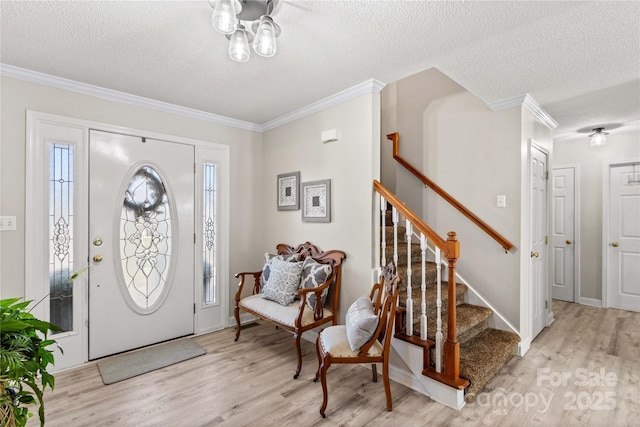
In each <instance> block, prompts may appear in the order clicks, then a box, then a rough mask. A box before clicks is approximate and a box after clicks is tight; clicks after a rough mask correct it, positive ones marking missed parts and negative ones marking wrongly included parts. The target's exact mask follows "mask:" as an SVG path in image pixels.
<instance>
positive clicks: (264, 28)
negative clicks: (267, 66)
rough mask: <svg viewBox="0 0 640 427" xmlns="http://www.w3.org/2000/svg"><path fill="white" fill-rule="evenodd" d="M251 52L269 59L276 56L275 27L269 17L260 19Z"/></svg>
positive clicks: (264, 16)
mask: <svg viewBox="0 0 640 427" xmlns="http://www.w3.org/2000/svg"><path fill="white" fill-rule="evenodd" d="M253 50H255V51H256V53H257V54H258V55H260V56H264V57H267V58H268V57H271V56H273V55H275V54H276V52H277V50H278V47H277V46H276V25H275V24H274V23H273V19H271V17H270V16H267V15H263V16H261V17H260V23H259V24H258V29H257V30H256V38H255V40H254V41H253Z"/></svg>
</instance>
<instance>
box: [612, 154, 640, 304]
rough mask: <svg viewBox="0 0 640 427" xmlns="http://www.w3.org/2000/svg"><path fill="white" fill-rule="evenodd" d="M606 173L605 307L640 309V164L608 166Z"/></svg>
mask: <svg viewBox="0 0 640 427" xmlns="http://www.w3.org/2000/svg"><path fill="white" fill-rule="evenodd" d="M609 176H610V180H609V201H608V203H609V224H608V233H607V234H608V239H606V238H605V244H606V245H607V250H606V258H607V260H608V262H607V278H606V288H607V306H608V307H615V308H621V309H624V310H633V311H640V164H638V163H636V164H628V165H620V166H611V168H610V175H609ZM605 203H606V201H605Z"/></svg>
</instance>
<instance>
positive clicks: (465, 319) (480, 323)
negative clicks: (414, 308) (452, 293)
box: [413, 303, 493, 345]
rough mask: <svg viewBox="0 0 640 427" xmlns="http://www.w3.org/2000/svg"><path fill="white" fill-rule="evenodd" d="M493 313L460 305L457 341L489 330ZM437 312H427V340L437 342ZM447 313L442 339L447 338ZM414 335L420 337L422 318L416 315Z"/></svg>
mask: <svg viewBox="0 0 640 427" xmlns="http://www.w3.org/2000/svg"><path fill="white" fill-rule="evenodd" d="M492 314H493V311H492V310H491V309H489V308H486V307H480V306H477V305H471V304H466V303H463V304H460V305H458V306H457V307H456V333H457V337H456V339H457V341H458V342H459V343H460V344H461V345H462V343H464V342H466V341H468V340H470V339H472V338H473V337H474V336H476V335H478V334H479V333H481V332H482V331H483V330H485V329H486V328H487V320H488V319H489V317H491V315H492ZM436 329H437V323H436V312H435V311H432V312H430V311H427V338H428V339H430V340H435V338H436ZM447 329H448V328H447V313H445V312H443V313H442V337H443V339H446V337H447ZM413 334H414V335H418V336H419V335H420V317H419V315H415V314H414V319H413Z"/></svg>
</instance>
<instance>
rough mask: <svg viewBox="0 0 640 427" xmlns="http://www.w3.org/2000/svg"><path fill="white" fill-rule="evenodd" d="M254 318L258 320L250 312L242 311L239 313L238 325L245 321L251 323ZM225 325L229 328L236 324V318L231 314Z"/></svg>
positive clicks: (244, 323)
mask: <svg viewBox="0 0 640 427" xmlns="http://www.w3.org/2000/svg"><path fill="white" fill-rule="evenodd" d="M256 320H258V318H257V317H256V316H254V315H253V314H251V313H242V314H241V315H240V325H241V326H242V325H246V324H247V323H253V322H255V321H256ZM227 325H228V327H229V328H233V327H235V326H236V318H235V317H233V316H230V317H229V320H228V322H227Z"/></svg>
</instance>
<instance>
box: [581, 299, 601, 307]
mask: <svg viewBox="0 0 640 427" xmlns="http://www.w3.org/2000/svg"><path fill="white" fill-rule="evenodd" d="M580 304H582V305H588V306H590V307H598V308H601V307H602V300H600V299H596V298H585V297H580Z"/></svg>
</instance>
